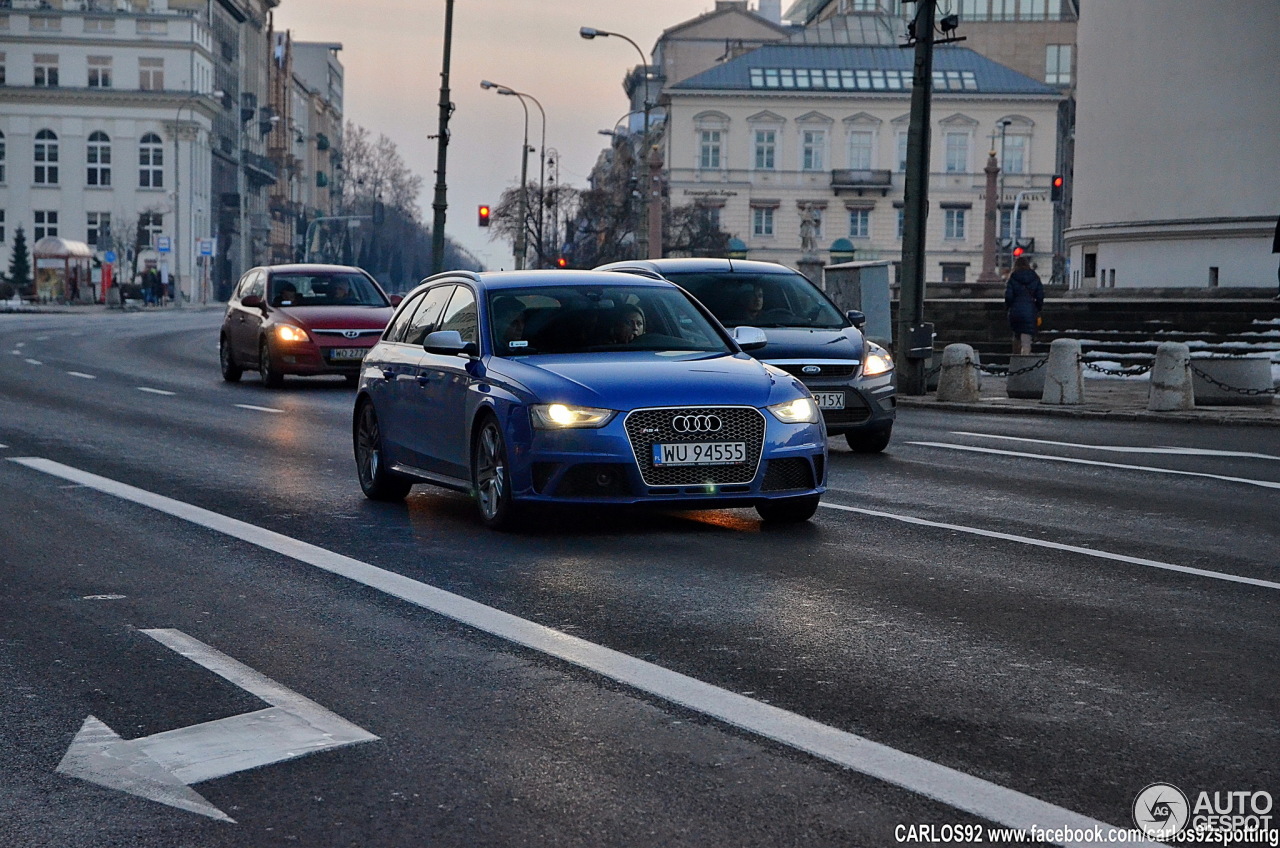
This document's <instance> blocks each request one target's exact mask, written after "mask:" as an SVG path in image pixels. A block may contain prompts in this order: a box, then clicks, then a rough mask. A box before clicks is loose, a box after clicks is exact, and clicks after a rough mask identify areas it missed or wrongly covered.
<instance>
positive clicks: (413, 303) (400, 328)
mask: <svg viewBox="0 0 1280 848" xmlns="http://www.w3.org/2000/svg"><path fill="white" fill-rule="evenodd" d="M425 296H426V292H423V293H422V294H418V295H414V296H413V297H411V298H409V299H408V300H407V301H405V302H404V305H403V306H401V307H400V308H399V309H398V310H396V314H395V316H394V317H393V318H392V319H391V323H390V324H388V325H387V331H386V332H385V333H383V334H382V340H383V341H384V342H398V341H400V339H401V337H402V336H404V330H405V328H406V327H408V326H409V319H410V318H412V317H413V313H414V311H416V310H417V308H418V307H419V306H421V305H422V299H423V298H424V297H425Z"/></svg>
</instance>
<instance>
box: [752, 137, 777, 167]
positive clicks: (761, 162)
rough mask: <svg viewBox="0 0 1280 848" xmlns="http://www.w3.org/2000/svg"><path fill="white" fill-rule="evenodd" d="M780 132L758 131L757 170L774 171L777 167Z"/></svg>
mask: <svg viewBox="0 0 1280 848" xmlns="http://www.w3.org/2000/svg"><path fill="white" fill-rule="evenodd" d="M777 152H778V131H777V130H756V158H755V163H756V170H757V171H772V170H773V169H774V168H776V167H777V159H776V156H777Z"/></svg>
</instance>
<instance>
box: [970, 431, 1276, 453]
mask: <svg viewBox="0 0 1280 848" xmlns="http://www.w3.org/2000/svg"><path fill="white" fill-rule="evenodd" d="M951 435H953V436H972V437H973V438H975V439H1001V440H1003V441H1006V442H1026V443H1028V444H1034V445H1051V446H1053V447H1060V448H1078V449H1080V450H1095V451H1106V452H1109V453H1149V454H1167V455H1170V456H1221V457H1230V458H1235V459H1270V460H1275V461H1280V456H1275V455H1274V454H1269V453H1251V452H1249V451H1225V450H1209V449H1208V448H1173V447H1129V446H1126V445H1082V444H1078V443H1076V442H1052V441H1049V440H1048V439H1028V438H1025V437H1022V436H1002V435H1000V434H999V433H969V432H966V431H964V430H952V431H951Z"/></svg>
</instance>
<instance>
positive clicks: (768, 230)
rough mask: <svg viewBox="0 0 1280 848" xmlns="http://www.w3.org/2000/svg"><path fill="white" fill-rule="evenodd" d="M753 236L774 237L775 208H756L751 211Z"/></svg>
mask: <svg viewBox="0 0 1280 848" xmlns="http://www.w3.org/2000/svg"><path fill="white" fill-rule="evenodd" d="M751 234H752V235H753V236H772V235H773V207H772V206H755V207H752V209H751Z"/></svg>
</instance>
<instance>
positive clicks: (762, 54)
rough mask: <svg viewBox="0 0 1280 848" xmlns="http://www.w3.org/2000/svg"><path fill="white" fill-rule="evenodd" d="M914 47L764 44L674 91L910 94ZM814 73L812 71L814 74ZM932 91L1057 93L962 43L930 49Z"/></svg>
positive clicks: (1059, 93)
mask: <svg viewBox="0 0 1280 848" xmlns="http://www.w3.org/2000/svg"><path fill="white" fill-rule="evenodd" d="M914 61H915V51H914V50H907V49H903V48H901V47H896V46H894V47H887V46H878V45H840V44H832V45H819V44H768V45H765V46H764V47H760V48H757V49H756V50H752V51H751V52H750V53H746V54H744V55H742V56H739V57H737V58H736V59H732V60H730V61H728V62H725V63H724V64H722V65H717V66H716V67H714V68H711V69H710V70H707V71H703V72H702V73H700V74H697V75H696V76H693V77H690V78H689V79H687V80H684V81H682V82H679V83H677V84H675V85H674V86H672V87H671V88H672V89H673V90H675V91H762V92H774V93H780V92H788V91H819V92H823V91H829V92H836V93H842V92H859V93H870V94H902V95H909V94H910V93H911V75H912V69H913V65H914ZM815 72H817V73H815ZM933 77H934V86H933V90H934V91H935V92H936V93H939V94H943V93H949V92H959V93H973V94H1031V95H1042V96H1045V97H1055V98H1060V97H1061V96H1062V93H1061V92H1060V91H1058V90H1057V89H1055V88H1054V87H1052V86H1049V85H1046V84H1044V83H1042V82H1039V81H1037V80H1034V79H1032V78H1031V77H1029V76H1026V75H1024V74H1021V73H1018V72H1017V71H1015V70H1013V69H1012V68H1009V67H1006V66H1005V65H1001V64H1000V63H999V62H994V61H992V60H991V59H988V58H987V57H985V56H983V55H981V54H980V53H975V52H974V51H973V50H970V49H969V48H967V47H955V46H950V45H947V46H941V47H936V48H934V51H933Z"/></svg>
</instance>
